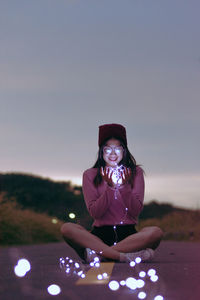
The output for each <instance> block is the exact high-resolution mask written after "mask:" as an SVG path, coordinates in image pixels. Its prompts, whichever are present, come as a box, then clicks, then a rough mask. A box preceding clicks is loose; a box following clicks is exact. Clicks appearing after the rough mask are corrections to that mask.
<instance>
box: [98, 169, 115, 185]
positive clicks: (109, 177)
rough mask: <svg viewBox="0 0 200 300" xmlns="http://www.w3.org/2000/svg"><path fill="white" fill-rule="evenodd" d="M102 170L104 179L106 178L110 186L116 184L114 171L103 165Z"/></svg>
mask: <svg viewBox="0 0 200 300" xmlns="http://www.w3.org/2000/svg"><path fill="white" fill-rule="evenodd" d="M100 171H101V176H102V178H103V180H105V181H106V182H107V184H108V185H109V186H112V187H113V186H115V184H114V183H113V181H112V175H113V171H111V170H110V168H109V167H105V168H104V169H103V167H101V170H100Z"/></svg>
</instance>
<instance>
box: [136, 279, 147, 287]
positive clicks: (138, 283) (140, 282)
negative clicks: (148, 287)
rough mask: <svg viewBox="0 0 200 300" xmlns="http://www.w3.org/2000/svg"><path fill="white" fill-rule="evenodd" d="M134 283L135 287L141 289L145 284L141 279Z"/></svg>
mask: <svg viewBox="0 0 200 300" xmlns="http://www.w3.org/2000/svg"><path fill="white" fill-rule="evenodd" d="M136 284H137V288H139V289H141V288H142V287H143V286H144V285H145V282H144V280H142V279H138V280H137V282H136Z"/></svg>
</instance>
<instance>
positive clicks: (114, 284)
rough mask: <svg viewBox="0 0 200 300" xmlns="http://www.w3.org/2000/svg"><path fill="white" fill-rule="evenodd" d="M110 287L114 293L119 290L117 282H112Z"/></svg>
mask: <svg viewBox="0 0 200 300" xmlns="http://www.w3.org/2000/svg"><path fill="white" fill-rule="evenodd" d="M108 286H109V288H110V289H111V290H112V291H117V290H118V289H119V283H118V282H117V281H116V280H112V281H110V282H109V284H108Z"/></svg>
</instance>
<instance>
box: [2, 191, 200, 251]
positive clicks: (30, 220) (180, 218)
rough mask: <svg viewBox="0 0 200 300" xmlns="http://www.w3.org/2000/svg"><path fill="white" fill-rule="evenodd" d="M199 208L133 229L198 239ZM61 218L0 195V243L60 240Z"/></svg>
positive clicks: (183, 239)
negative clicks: (153, 228)
mask: <svg viewBox="0 0 200 300" xmlns="http://www.w3.org/2000/svg"><path fill="white" fill-rule="evenodd" d="M199 220H200V211H199V210H197V211H188V212H173V213H170V214H168V215H166V216H165V217H163V218H162V219H148V220H144V221H142V220H141V221H140V222H139V224H138V226H137V229H138V230H140V229H142V228H143V227H145V226H159V227H160V228H161V229H162V230H163V231H164V233H165V235H164V240H176V241H200V222H199ZM62 224H63V222H62V221H60V220H58V219H57V218H52V217H50V216H48V215H46V214H41V213H36V212H34V211H31V210H28V209H21V208H20V207H19V206H18V205H17V203H16V201H14V200H13V201H5V200H3V195H0V245H2V246H9V245H10V246H11V245H25V244H41V243H49V242H59V241H63V239H62V236H61V233H60V226H61V225H62Z"/></svg>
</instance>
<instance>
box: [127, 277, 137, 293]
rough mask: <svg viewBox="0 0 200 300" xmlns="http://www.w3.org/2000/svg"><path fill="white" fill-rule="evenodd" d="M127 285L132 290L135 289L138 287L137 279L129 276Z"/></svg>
mask: <svg viewBox="0 0 200 300" xmlns="http://www.w3.org/2000/svg"><path fill="white" fill-rule="evenodd" d="M126 286H127V287H128V288H129V289H131V290H135V289H136V288H137V280H136V279H135V278H133V277H129V278H127V279H126Z"/></svg>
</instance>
